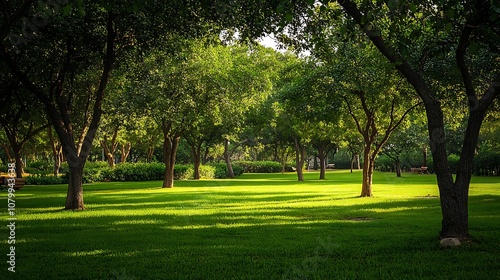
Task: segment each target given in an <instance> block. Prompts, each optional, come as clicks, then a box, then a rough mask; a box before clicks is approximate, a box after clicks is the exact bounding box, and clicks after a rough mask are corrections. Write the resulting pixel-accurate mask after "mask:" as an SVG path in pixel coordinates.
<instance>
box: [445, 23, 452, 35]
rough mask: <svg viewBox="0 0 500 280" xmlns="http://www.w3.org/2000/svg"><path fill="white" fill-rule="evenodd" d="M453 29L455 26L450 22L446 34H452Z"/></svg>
mask: <svg viewBox="0 0 500 280" xmlns="http://www.w3.org/2000/svg"><path fill="white" fill-rule="evenodd" d="M452 29H453V25H452V24H451V22H448V23H447V24H446V27H445V30H446V33H448V34H449V33H451V30H452Z"/></svg>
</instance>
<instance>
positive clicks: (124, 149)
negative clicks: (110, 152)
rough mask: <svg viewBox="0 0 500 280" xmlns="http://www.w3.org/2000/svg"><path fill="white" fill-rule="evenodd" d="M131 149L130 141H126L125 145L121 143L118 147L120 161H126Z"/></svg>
mask: <svg viewBox="0 0 500 280" xmlns="http://www.w3.org/2000/svg"><path fill="white" fill-rule="evenodd" d="M131 149H132V144H131V143H126V144H125V145H122V147H121V149H120V153H121V157H120V162H121V163H124V162H126V161H127V158H128V155H129V154H130V150H131Z"/></svg>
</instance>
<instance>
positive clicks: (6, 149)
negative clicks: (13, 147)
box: [2, 144, 13, 162]
mask: <svg viewBox="0 0 500 280" xmlns="http://www.w3.org/2000/svg"><path fill="white" fill-rule="evenodd" d="M2 147H3V149H4V150H5V154H6V155H7V160H8V161H9V162H12V160H13V159H12V156H11V155H10V149H9V147H7V145H5V144H2Z"/></svg>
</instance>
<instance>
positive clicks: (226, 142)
mask: <svg viewBox="0 0 500 280" xmlns="http://www.w3.org/2000/svg"><path fill="white" fill-rule="evenodd" d="M224 161H225V162H226V167H227V176H228V177H229V178H234V170H233V166H232V164H231V153H230V152H229V140H228V139H224Z"/></svg>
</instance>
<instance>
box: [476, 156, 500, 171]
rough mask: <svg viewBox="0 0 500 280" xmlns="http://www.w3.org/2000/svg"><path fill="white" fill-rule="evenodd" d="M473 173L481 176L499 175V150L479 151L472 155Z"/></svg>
mask: <svg viewBox="0 0 500 280" xmlns="http://www.w3.org/2000/svg"><path fill="white" fill-rule="evenodd" d="M474 174H475V175H483V176H492V175H493V176H498V175H500V152H497V151H480V152H479V153H478V154H477V155H476V156H475V157H474Z"/></svg>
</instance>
